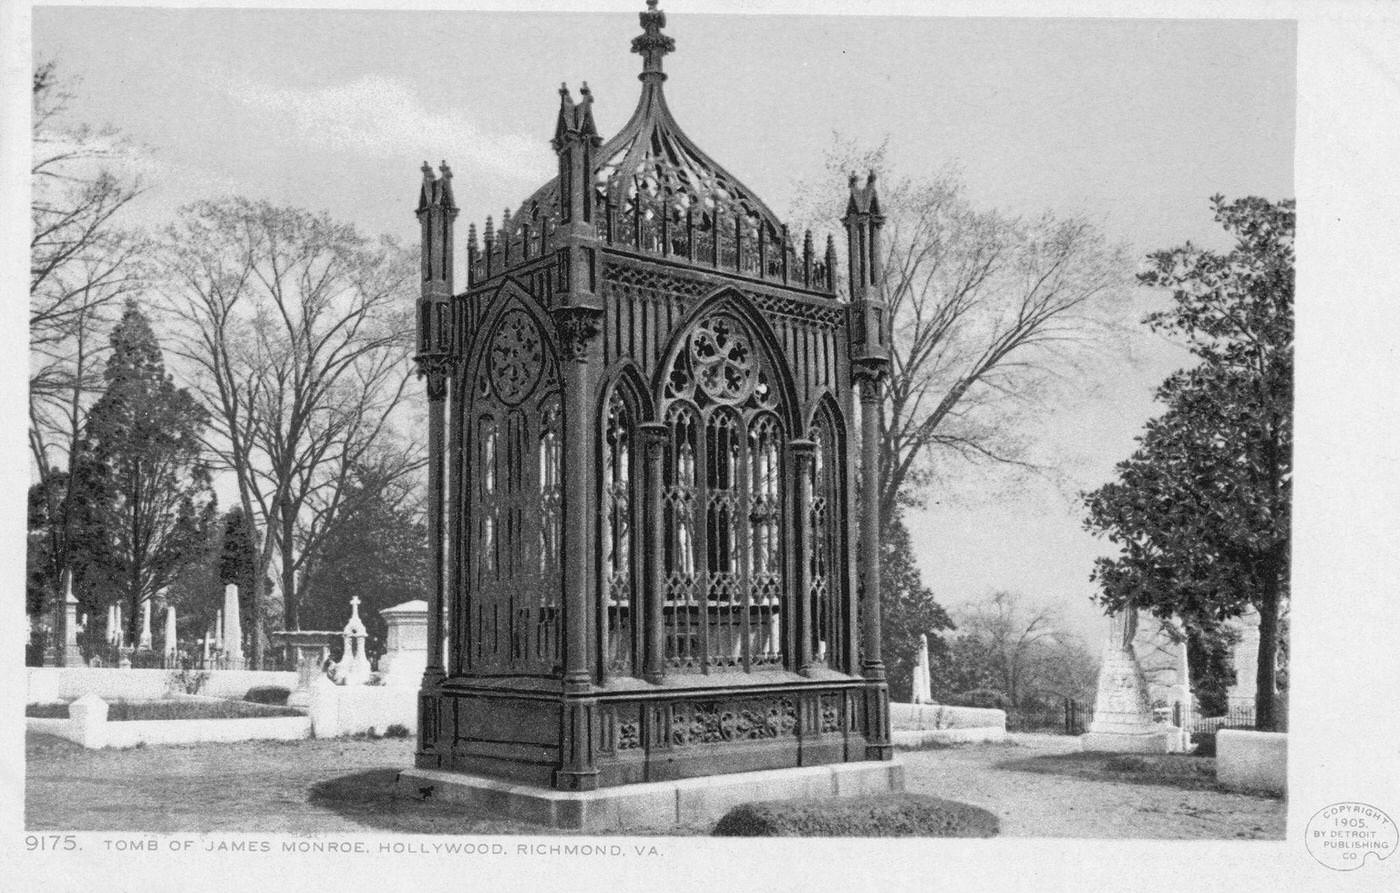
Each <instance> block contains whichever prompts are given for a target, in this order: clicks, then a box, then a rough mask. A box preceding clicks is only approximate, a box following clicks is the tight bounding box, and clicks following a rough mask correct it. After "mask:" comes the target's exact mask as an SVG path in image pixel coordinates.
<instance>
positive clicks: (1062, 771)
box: [998, 752, 1224, 791]
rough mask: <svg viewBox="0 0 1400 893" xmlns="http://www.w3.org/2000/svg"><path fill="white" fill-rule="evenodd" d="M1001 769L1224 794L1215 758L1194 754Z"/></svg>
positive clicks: (1064, 757)
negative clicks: (1217, 774)
mask: <svg viewBox="0 0 1400 893" xmlns="http://www.w3.org/2000/svg"><path fill="white" fill-rule="evenodd" d="M998 768H1001V769H1011V770H1014V771H1019V772H1043V773H1047V774H1051V775H1067V776H1071V777H1074V778H1082V779H1085V780H1086V781H1116V782H1128V783H1129V784H1153V785H1167V786H1169V787H1174V788H1180V789H1182V790H1187V791H1217V790H1224V788H1222V787H1221V786H1220V785H1219V784H1217V783H1216V781H1215V758H1214V757H1198V756H1192V755H1190V754H1126V753H1093V752H1090V753H1082V752H1081V753H1063V754H1052V755H1047V756H1036V757H1028V758H1025V759H1013V760H1007V761H1006V762H1004V763H1001V764H1000V766H999V767H998Z"/></svg>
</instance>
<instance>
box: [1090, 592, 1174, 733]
mask: <svg viewBox="0 0 1400 893" xmlns="http://www.w3.org/2000/svg"><path fill="white" fill-rule="evenodd" d="M1136 634H1137V611H1136V610H1133V609H1131V608H1129V609H1127V610H1124V611H1122V612H1121V613H1120V614H1119V615H1118V616H1116V617H1115V618H1114V619H1113V623H1112V626H1111V628H1110V633H1109V636H1108V641H1107V642H1106V643H1105V644H1104V651H1103V663H1102V664H1101V666H1100V667H1099V690H1098V695H1097V696H1096V697H1095V699H1094V719H1093V721H1092V722H1091V723H1089V731H1088V732H1086V733H1085V734H1084V735H1083V736H1082V737H1081V738H1080V739H1079V740H1080V745H1081V746H1082V747H1083V749H1084V750H1089V751H1115V752H1119V753H1172V752H1175V751H1179V750H1181V747H1182V745H1181V733H1180V731H1179V730H1178V729H1176V728H1175V727H1174V726H1168V725H1165V724H1161V723H1157V722H1155V721H1154V720H1153V715H1152V702H1151V701H1150V700H1149V699H1148V696H1147V678H1146V677H1145V676H1144V675H1143V672H1142V667H1141V666H1139V665H1138V660H1137V654H1136V652H1134V650H1133V638H1134V636H1135V635H1136Z"/></svg>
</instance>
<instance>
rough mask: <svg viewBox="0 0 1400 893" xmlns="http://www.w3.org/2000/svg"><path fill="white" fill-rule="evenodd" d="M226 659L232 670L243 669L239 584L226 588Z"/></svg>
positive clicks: (229, 585)
mask: <svg viewBox="0 0 1400 893" xmlns="http://www.w3.org/2000/svg"><path fill="white" fill-rule="evenodd" d="M224 657H225V658H226V659H227V660H228V668H229V669H230V670H241V669H243V624H242V622H241V621H240V620H239V617H238V584H237V583H229V584H227V585H226V586H224Z"/></svg>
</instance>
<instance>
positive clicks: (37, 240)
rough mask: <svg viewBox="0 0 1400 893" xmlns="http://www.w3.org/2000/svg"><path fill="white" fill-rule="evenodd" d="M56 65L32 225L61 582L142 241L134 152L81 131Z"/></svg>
mask: <svg viewBox="0 0 1400 893" xmlns="http://www.w3.org/2000/svg"><path fill="white" fill-rule="evenodd" d="M72 98H73V94H72V93H71V90H70V87H69V85H68V84H66V83H65V82H64V81H63V80H62V79H61V78H60V77H59V74H58V69H57V66H56V64H55V63H54V62H52V61H50V62H45V63H43V64H41V65H39V66H38V67H37V68H36V69H35V70H34V74H33V93H32V101H33V147H34V154H33V160H32V162H31V166H30V183H31V188H32V193H31V197H30V206H29V219H30V225H31V228H32V230H31V235H30V243H29V249H30V255H29V358H30V372H29V449H30V454H31V455H32V457H33V459H34V465H35V470H36V471H37V473H38V476H39V483H40V485H41V487H40V489H41V492H42V496H43V499H44V500H45V503H46V505H45V510H46V517H47V518H48V520H49V523H48V530H47V534H48V538H49V544H48V548H47V549H46V550H45V554H46V555H47V556H48V558H49V561H50V563H52V564H53V567H49V568H48V569H47V573H46V576H47V577H49V578H50V579H51V580H52V581H54V582H55V584H56V581H57V580H58V578H59V576H60V574H61V572H62V570H63V568H64V567H65V566H67V565H68V563H69V556H68V543H67V540H68V531H69V527H70V518H69V514H70V512H69V506H68V502H69V500H68V497H67V493H68V487H67V486H66V484H64V483H63V482H64V481H65V480H66V475H67V471H66V470H65V469H66V468H67V467H68V466H70V465H71V464H72V456H73V454H74V452H75V450H76V448H77V444H78V440H79V437H80V435H81V432H82V425H83V419H84V416H85V413H86V410H87V407H88V406H89V405H90V404H91V402H92V401H93V400H94V399H96V393H97V392H98V391H99V390H100V388H101V386H102V368H103V363H102V361H103V358H104V357H105V355H106V351H107V348H108V344H107V339H106V331H107V329H108V328H109V327H110V326H111V325H112V324H113V323H114V321H115V314H113V313H112V312H110V311H111V309H112V308H113V307H116V306H119V305H120V303H121V299H123V298H124V297H126V296H128V295H129V294H131V293H132V292H133V291H135V290H136V289H137V288H138V287H139V286H140V274H139V267H138V264H137V263H136V262H135V261H136V257H137V255H138V250H139V241H138V239H137V238H136V237H135V236H134V235H133V234H132V233H130V232H127V231H124V230H122V229H120V228H119V227H118V225H117V224H118V216H119V214H120V213H121V211H122V210H123V209H124V208H125V207H126V206H127V205H128V204H129V203H130V202H131V201H132V199H134V198H135V197H136V196H137V195H139V194H140V193H141V191H142V186H141V183H140V180H139V178H138V177H136V176H126V175H124V174H123V173H122V171H121V168H122V166H123V162H124V161H125V160H126V159H127V157H128V155H129V151H130V146H129V145H128V144H127V143H125V142H124V141H123V140H122V139H121V138H120V136H119V135H118V134H117V133H116V132H115V131H114V130H111V129H110V128H108V129H93V128H91V127H89V126H85V125H80V124H74V123H72V122H71V121H70V120H69V118H68V114H67V110H68V103H69V101H70V100H71V99H72Z"/></svg>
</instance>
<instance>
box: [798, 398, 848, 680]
mask: <svg viewBox="0 0 1400 893" xmlns="http://www.w3.org/2000/svg"><path fill="white" fill-rule="evenodd" d="M808 437H810V438H811V440H812V442H813V443H815V444H816V449H815V450H814V452H813V457H812V481H811V484H812V487H811V493H812V501H811V503H810V505H808V507H807V529H808V536H809V542H808V546H807V555H808V585H809V587H810V589H809V591H808V593H807V598H808V599H809V604H810V605H811V612H812V621H813V622H812V655H813V657H814V659H815V660H816V662H817V663H820V664H826V665H828V666H832V667H836V666H838V665H839V664H840V661H841V655H842V653H843V651H842V649H843V645H844V642H843V640H842V630H843V629H844V628H845V626H844V624H842V622H841V613H840V612H841V606H840V601H841V600H840V599H839V598H838V597H837V596H838V593H839V592H840V578H839V575H838V573H837V568H838V567H839V556H840V554H841V552H840V547H841V540H840V530H839V522H838V520H837V519H838V517H839V513H838V512H837V506H838V505H839V504H840V494H839V490H838V489H837V488H838V483H837V482H838V480H839V478H838V475H837V474H836V436H835V431H834V430H833V426H832V424H831V420H830V419H829V418H827V417H826V416H825V415H823V416H822V417H821V418H820V419H819V420H818V421H817V423H816V424H815V425H813V426H812V429H811V431H810V432H809V434H808Z"/></svg>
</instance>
